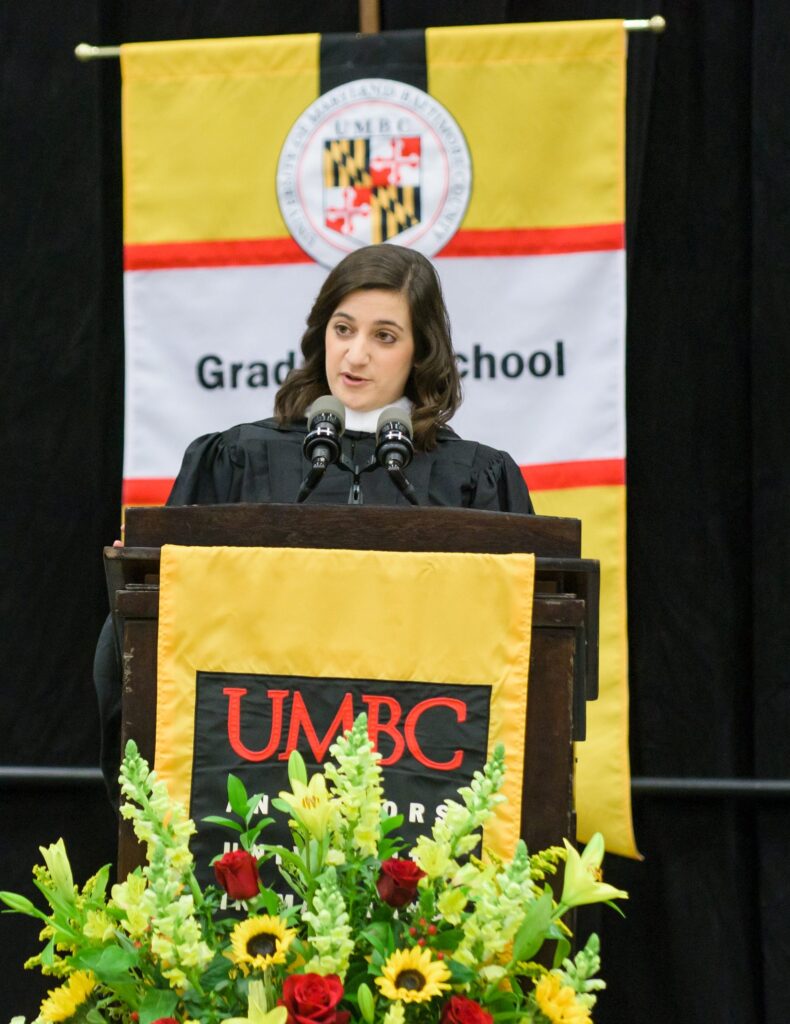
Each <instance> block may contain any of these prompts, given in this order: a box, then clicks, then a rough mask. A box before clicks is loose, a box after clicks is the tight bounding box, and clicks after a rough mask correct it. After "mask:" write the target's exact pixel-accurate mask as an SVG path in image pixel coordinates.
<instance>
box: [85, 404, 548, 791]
mask: <svg viewBox="0 0 790 1024" xmlns="http://www.w3.org/2000/svg"><path fill="white" fill-rule="evenodd" d="M306 432H307V428H306V427H305V426H301V425H289V426H281V425H280V424H278V423H277V422H276V420H273V419H267V420H260V421H259V422H257V423H243V424H240V425H239V426H237V427H231V429H230V430H225V431H222V432H221V433H214V434H206V435H205V436H203V437H199V438H198V439H197V440H196V441H193V442H192V444H191V445H190V446H189V447H188V448H187V450H186V453H185V454H184V459H183V462H182V464H181V469H180V471H179V474H178V477H177V478H176V481H175V483H174V484H173V489H172V491H171V492H170V497H169V498H168V502H167V503H168V505H227V504H236V503H238V502H283V503H286V504H289V503H291V502H293V501H295V500H296V495H297V494H298V493H299V487H300V484H301V482H302V479H303V477H304V475H305V473H306V471H307V469H308V463H307V461H306V460H305V458H304V456H303V455H302V442H303V441H304V438H305V434H306ZM342 444H343V451H344V453H345V454H346V455H348V456H349V458H350V459H351V460H352V461H353V462H354V463H355V464H356V465H358V466H360V467H361V466H364V465H366V464H367V463H368V462H369V460H370V457H371V456H372V455H373V453H374V450H375V438H374V436H373V435H372V434H368V433H361V432H358V431H353V430H349V431H346V433H345V434H344V435H343V439H342ZM406 476H407V477H408V479H409V481H410V482H411V484H412V486H413V487H414V490H415V493H416V495H417V499H418V501H419V503H420V504H421V505H442V506H445V507H450V508H475V509H488V510H490V511H495V512H521V513H525V514H530V513H532V512H533V508H532V502H531V500H530V497H529V491H528V490H527V486H526V484H525V483H524V478H523V477H522V475H521V470H520V469H519V468H518V466H517V465H516V463H515V462H514V461H513V459H512V458H511V457H510V456H509V455H508V454H506V453H505V452H501V451H497V450H496V449H495V448H488V447H487V446H486V445H482V444H477V443H476V442H474V441H464V440H462V439H461V438H460V437H459V436H458V435H457V434H456V433H455V432H454V431H453V430H451V429H450V428H449V427H442V428H441V430H440V431H439V435H438V439H437V445H436V447H435V448H434V449H433V450H432V451H430V452H416V453H415V455H414V459H413V461H412V462H411V464H410V465H409V466H408V468H407V470H406ZM351 482H352V475H351V473H349V472H347V471H345V470H342V469H339V468H338V467H337V466H330V467H329V469H328V470H327V471H326V473H325V474H324V477H323V479H322V480H321V481H320V482H319V484H318V486H317V487H316V488H315V490H314V491H313V492H312V493H311V494H310V495H309V496H308V498H307V503H312V504H322V505H326V504H341V505H344V504H346V503H347V502H348V494H349V489H350V485H351ZM360 482H361V487H362V496H363V501H364V504H366V505H405V504H408V502H407V499H406V498H405V497H404V496H403V495H402V494H401V493H400V491H399V490H398V489H397V487H396V486H395V484H394V483H393V481H392V480H391V479H390V477H389V475H388V474H387V473H386V471H385V470H383V469H374V470H373V471H372V472H367V473H364V474H362V476H361V477H360ZM94 683H95V686H96V693H97V697H98V701H99V712H100V717H101V724H102V752H101V762H102V771H103V772H104V778H105V781H106V783H107V787H108V789H109V792H110V796H111V798H112V800H113V802H114V803H116V804H117V798H118V785H117V774H118V765H119V761H120V736H121V667H120V657H119V654H118V650H117V646H116V643H115V635H114V632H113V630H112V626H111V623H110V620H109V619H108V620H107V622H106V623H105V625H104V629H103V630H102V632H101V635H100V637H99V642H98V644H97V647H96V657H95V660H94Z"/></svg>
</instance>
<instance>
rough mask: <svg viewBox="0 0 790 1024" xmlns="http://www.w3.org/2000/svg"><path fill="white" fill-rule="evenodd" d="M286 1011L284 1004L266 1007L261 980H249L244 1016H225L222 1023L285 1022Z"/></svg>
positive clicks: (282, 1023) (280, 1023)
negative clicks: (245, 1014) (271, 1007)
mask: <svg viewBox="0 0 790 1024" xmlns="http://www.w3.org/2000/svg"><path fill="white" fill-rule="evenodd" d="M287 1017H288V1011H287V1010H286V1008H285V1007H284V1006H275V1007H274V1008H273V1009H271V1010H267V1009H266V993H265V991H264V987H263V982H262V981H258V980H254V981H251V982H250V986H249V990H248V997H247V1016H246V1017H226V1018H225V1020H223V1021H222V1024H285V1021H286V1019H287Z"/></svg>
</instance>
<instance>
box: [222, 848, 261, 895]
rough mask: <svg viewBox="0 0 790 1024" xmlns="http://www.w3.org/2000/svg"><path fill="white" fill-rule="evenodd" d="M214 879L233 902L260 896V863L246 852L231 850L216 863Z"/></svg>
mask: <svg viewBox="0 0 790 1024" xmlns="http://www.w3.org/2000/svg"><path fill="white" fill-rule="evenodd" d="M214 877H215V878H216V879H217V884H218V885H221V886H222V888H223V889H224V890H225V892H226V893H227V894H228V896H230V898H231V899H232V900H249V899H252V897H253V896H257V895H258V891H259V890H258V862H257V860H256V859H255V858H254V857H253V855H252V854H251V853H247V851H246V850H231V852H230V853H226V854H225V856H224V857H220V859H219V860H217V861H215V862H214Z"/></svg>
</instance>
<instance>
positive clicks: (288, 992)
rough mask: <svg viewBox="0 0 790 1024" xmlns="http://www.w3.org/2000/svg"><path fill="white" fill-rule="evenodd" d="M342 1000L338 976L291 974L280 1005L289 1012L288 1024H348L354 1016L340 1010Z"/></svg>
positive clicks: (286, 980)
mask: <svg viewBox="0 0 790 1024" xmlns="http://www.w3.org/2000/svg"><path fill="white" fill-rule="evenodd" d="M342 998H343V983H342V982H341V981H340V978H338V976H337V975H336V974H326V975H320V974H289V975H288V977H287V978H286V979H285V984H284V985H283V997H282V999H281V1000H280V1006H284V1007H285V1008H286V1010H287V1011H288V1021H287V1024H346V1022H347V1021H348V1018H349V1017H350V1016H351V1014H350V1013H349V1012H348V1011H347V1010H342V1011H341V1010H338V1009H337V1004H338V1003H339V1002H340V1000H341V999H342Z"/></svg>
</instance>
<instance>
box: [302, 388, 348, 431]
mask: <svg viewBox="0 0 790 1024" xmlns="http://www.w3.org/2000/svg"><path fill="white" fill-rule="evenodd" d="M327 413H329V414H330V415H332V416H336V417H337V418H338V420H340V433H341V434H342V433H343V431H344V430H345V429H346V407H345V406H344V405H343V403H342V402H341V401H340V399H339V398H335V396H334V395H322V396H321V398H316V400H315V401H314V402H313V404H312V405H311V406H310V408H309V409H308V410H307V429H308V430H312V429H313V422H314V421H315V419H316V417H318V416H321V415H324V416H325V415H326V414H327Z"/></svg>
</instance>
